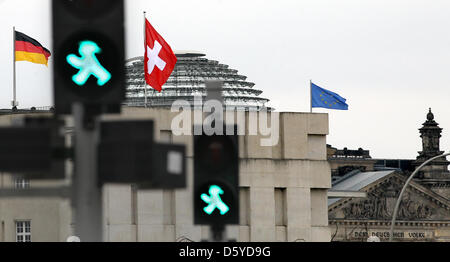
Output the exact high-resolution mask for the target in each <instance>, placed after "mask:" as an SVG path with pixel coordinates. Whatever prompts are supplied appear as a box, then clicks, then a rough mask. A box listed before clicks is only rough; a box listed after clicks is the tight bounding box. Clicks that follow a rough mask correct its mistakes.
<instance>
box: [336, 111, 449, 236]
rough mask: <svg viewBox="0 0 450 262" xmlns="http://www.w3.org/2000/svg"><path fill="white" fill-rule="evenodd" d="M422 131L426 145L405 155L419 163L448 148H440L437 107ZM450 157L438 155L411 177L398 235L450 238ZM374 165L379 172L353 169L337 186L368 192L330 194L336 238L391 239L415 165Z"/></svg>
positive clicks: (398, 221) (423, 142) (423, 141)
mask: <svg viewBox="0 0 450 262" xmlns="http://www.w3.org/2000/svg"><path fill="white" fill-rule="evenodd" d="M419 131H420V137H421V139H422V151H420V152H419V156H418V157H417V159H416V160H415V161H408V160H405V161H407V162H408V163H409V162H411V164H412V167H413V168H416V167H418V166H420V165H421V164H423V163H424V162H425V161H426V160H428V159H430V158H432V157H435V156H439V155H441V154H443V153H444V152H443V151H440V148H439V139H440V137H441V132H442V128H440V127H439V126H438V123H437V122H436V121H435V120H434V115H433V113H432V112H431V109H430V111H429V113H428V115H427V120H426V122H425V123H424V124H423V127H422V128H420V129H419ZM329 159H330V158H329ZM353 163H354V161H351V162H350V164H353ZM449 163H450V162H449V161H447V159H446V158H445V157H444V158H439V159H436V160H435V161H432V162H431V163H429V164H428V165H427V166H425V167H424V168H423V169H421V170H422V171H420V172H419V174H418V175H417V176H416V177H415V178H414V179H413V181H411V183H410V185H409V186H408V187H407V189H406V192H405V194H404V196H403V199H402V202H401V204H400V208H399V211H398V214H397V222H396V225H395V227H394V228H395V230H394V240H395V241H446V242H450V172H449V171H448V165H449ZM341 164H342V163H341ZM374 169H375V171H374V172H359V173H358V171H356V172H353V173H349V174H346V175H344V176H343V177H340V178H339V179H337V180H336V181H335V182H333V190H336V189H343V188H345V189H350V190H354V191H361V192H366V193H367V198H341V199H330V200H329V202H328V204H329V209H328V211H329V222H330V230H331V231H332V241H366V240H367V238H368V237H371V236H378V237H379V238H380V239H381V241H386V240H388V239H389V230H390V226H391V219H392V216H393V210H394V206H395V203H396V201H397V198H398V196H399V195H400V191H401V189H402V187H403V185H404V184H405V182H406V179H407V178H408V177H409V176H410V175H411V172H412V171H410V170H403V169H401V168H395V169H393V168H391V169H386V168H383V169H380V170H378V171H377V170H376V169H377V168H374ZM383 170H384V171H383Z"/></svg>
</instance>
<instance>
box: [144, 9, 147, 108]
mask: <svg viewBox="0 0 450 262" xmlns="http://www.w3.org/2000/svg"><path fill="white" fill-rule="evenodd" d="M146 14H147V12H145V11H144V50H145V49H146V48H147V32H146V30H145V29H146V23H145V22H146V19H147V17H146ZM144 63H145V57H144ZM144 68H145V67H144ZM145 73H146V72H144V76H145ZM144 97H145V98H144V101H145V102H144V103H145V108H147V82H146V81H145V79H144Z"/></svg>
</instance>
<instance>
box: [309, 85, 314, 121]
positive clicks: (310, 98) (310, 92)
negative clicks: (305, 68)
mask: <svg viewBox="0 0 450 262" xmlns="http://www.w3.org/2000/svg"><path fill="white" fill-rule="evenodd" d="M309 105H310V106H311V107H310V109H311V111H310V112H311V113H312V112H313V111H312V80H309Z"/></svg>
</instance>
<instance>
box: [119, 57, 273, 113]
mask: <svg viewBox="0 0 450 262" xmlns="http://www.w3.org/2000/svg"><path fill="white" fill-rule="evenodd" d="M176 55H177V58H178V62H177V64H176V66H175V69H174V71H173V72H172V75H171V76H170V78H169V80H168V81H167V83H166V84H165V85H164V86H163V91H162V92H161V93H159V92H157V91H156V90H154V89H152V88H151V87H150V86H148V85H145V79H144V57H136V58H132V59H129V60H127V62H126V65H125V67H126V84H127V93H126V97H127V100H126V102H125V104H126V105H127V106H131V107H144V106H145V89H144V88H145V86H147V106H148V107H169V108H170V107H171V106H172V103H173V102H174V101H176V100H179V99H182V100H186V101H188V102H189V103H190V104H191V106H193V105H194V102H193V101H194V97H195V96H202V97H203V98H202V99H203V101H204V99H205V97H206V90H205V80H220V81H223V83H224V86H223V98H224V103H225V105H226V106H233V107H236V108H237V109H239V110H261V109H267V110H271V109H270V108H267V107H266V104H267V102H269V100H268V99H266V98H262V97H260V95H261V94H262V91H261V90H258V89H255V88H254V86H255V84H254V83H251V82H248V81H246V80H247V77H246V76H242V75H239V74H238V71H237V70H234V69H231V68H229V66H228V65H224V64H221V63H219V62H218V61H214V60H209V59H207V58H205V55H204V54H200V53H196V52H185V53H181V52H180V53H177V54H176Z"/></svg>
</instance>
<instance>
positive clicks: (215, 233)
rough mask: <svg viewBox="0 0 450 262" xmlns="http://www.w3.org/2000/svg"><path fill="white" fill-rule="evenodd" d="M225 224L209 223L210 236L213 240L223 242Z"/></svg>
mask: <svg viewBox="0 0 450 262" xmlns="http://www.w3.org/2000/svg"><path fill="white" fill-rule="evenodd" d="M224 231H225V225H222V224H216V225H211V237H212V241H213V242H223V239H224Z"/></svg>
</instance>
